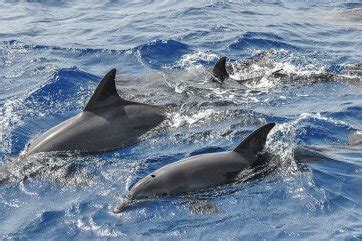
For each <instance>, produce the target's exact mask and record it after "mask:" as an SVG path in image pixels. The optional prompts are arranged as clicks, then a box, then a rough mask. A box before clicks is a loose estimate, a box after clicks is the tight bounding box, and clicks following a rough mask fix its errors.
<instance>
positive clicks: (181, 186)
mask: <svg viewBox="0 0 362 241" xmlns="http://www.w3.org/2000/svg"><path fill="white" fill-rule="evenodd" d="M274 126H275V123H269V124H267V125H264V126H262V127H260V128H259V129H257V130H256V131H254V132H253V133H252V134H250V135H249V136H248V137H247V138H245V139H244V140H243V141H242V142H241V143H240V144H239V145H238V146H237V147H236V148H235V149H234V150H232V151H227V152H217V153H209V154H202V155H196V156H192V157H189V158H186V159H183V160H180V161H177V162H174V163H172V164H169V165H166V166H164V167H162V168H160V169H158V170H156V171H154V172H152V173H151V174H149V175H147V176H146V177H144V178H143V179H141V180H140V181H138V182H137V183H136V184H135V185H134V186H133V187H132V188H131V190H130V192H129V196H128V198H127V200H126V201H124V202H121V203H119V204H118V205H117V206H116V207H115V208H114V210H113V211H114V212H115V213H119V212H122V211H123V210H124V209H125V208H127V207H129V206H131V205H132V204H134V203H137V201H139V200H143V199H147V198H152V197H160V196H165V195H166V196H169V195H176V194H181V193H186V192H192V191H196V190H200V189H204V188H209V187H214V186H219V185H223V184H227V183H231V182H234V181H236V179H237V177H238V174H239V173H240V172H241V171H243V170H245V169H247V168H254V167H257V166H258V165H260V164H261V163H263V161H265V160H263V159H264V158H263V157H262V155H260V154H261V152H262V150H263V148H264V145H265V142H266V138H267V135H268V133H269V132H270V130H271V129H272V128H273V127H274Z"/></svg>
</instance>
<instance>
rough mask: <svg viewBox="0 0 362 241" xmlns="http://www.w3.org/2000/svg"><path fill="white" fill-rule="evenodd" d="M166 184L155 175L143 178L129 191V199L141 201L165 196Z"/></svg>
mask: <svg viewBox="0 0 362 241" xmlns="http://www.w3.org/2000/svg"><path fill="white" fill-rule="evenodd" d="M165 184H166V183H164V181H163V180H162V178H161V177H159V176H157V174H156V173H151V174H150V175H148V176H146V177H144V178H143V179H141V180H140V181H138V182H137V183H136V184H135V185H134V186H133V187H132V188H131V190H130V198H132V199H142V198H148V197H152V196H159V195H167V193H168V192H167V190H166V188H165V187H166V186H167V185H165Z"/></svg>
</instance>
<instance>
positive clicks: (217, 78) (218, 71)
mask: <svg viewBox="0 0 362 241" xmlns="http://www.w3.org/2000/svg"><path fill="white" fill-rule="evenodd" d="M225 65H226V57H222V58H220V59H219V60H218V61H217V62H216V64H215V66H214V68H213V69H212V77H211V81H214V82H219V83H222V82H224V80H225V79H227V78H229V74H228V72H227V71H226V66H225Z"/></svg>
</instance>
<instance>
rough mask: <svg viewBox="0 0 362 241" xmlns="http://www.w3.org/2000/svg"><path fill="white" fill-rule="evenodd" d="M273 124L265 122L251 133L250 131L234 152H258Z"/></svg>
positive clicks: (262, 147)
mask: <svg viewBox="0 0 362 241" xmlns="http://www.w3.org/2000/svg"><path fill="white" fill-rule="evenodd" d="M274 126H275V123H269V124H266V125H264V126H262V127H260V128H259V129H257V130H256V131H254V132H253V133H251V134H250V135H249V136H248V137H246V138H245V139H244V140H243V141H242V142H241V143H240V144H239V145H238V146H237V147H236V148H235V149H234V151H235V152H239V153H245V152H248V153H253V154H258V153H259V152H261V151H262V150H263V149H264V146H265V142H266V138H267V136H268V134H269V132H270V131H271V129H273V127H274Z"/></svg>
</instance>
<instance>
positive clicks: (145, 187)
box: [113, 173, 167, 213]
mask: <svg viewBox="0 0 362 241" xmlns="http://www.w3.org/2000/svg"><path fill="white" fill-rule="evenodd" d="M161 195H167V191H166V190H165V185H164V182H163V181H162V178H159V177H157V176H156V174H155V173H152V174H150V175H148V176H146V177H144V178H142V179H141V180H140V181H138V182H137V183H136V184H135V185H134V186H133V187H132V188H131V190H130V192H129V195H128V197H127V198H125V199H122V200H121V201H120V202H119V203H118V204H117V205H116V206H115V207H114V209H113V212H114V213H121V212H123V211H124V210H125V209H127V208H130V207H132V206H133V205H135V204H138V203H140V202H143V201H146V200H147V199H149V198H151V197H156V196H161Z"/></svg>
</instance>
